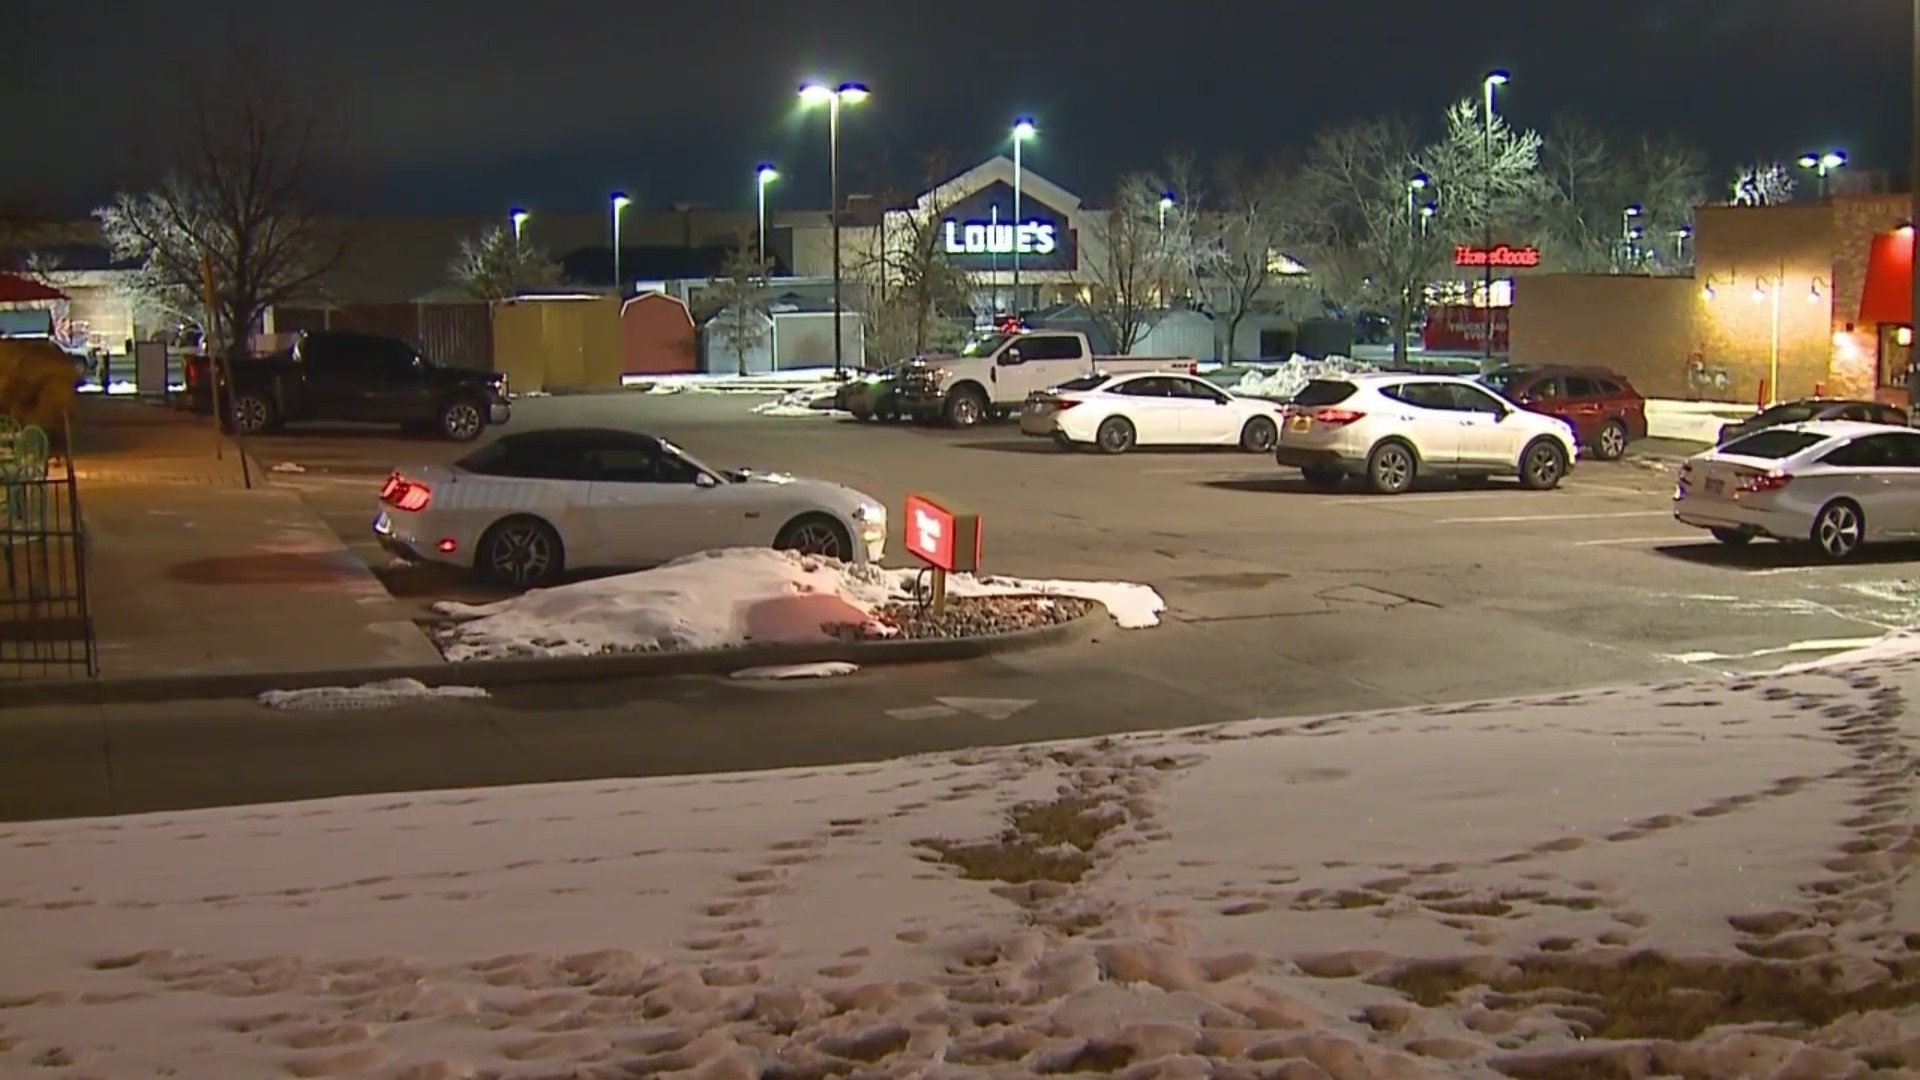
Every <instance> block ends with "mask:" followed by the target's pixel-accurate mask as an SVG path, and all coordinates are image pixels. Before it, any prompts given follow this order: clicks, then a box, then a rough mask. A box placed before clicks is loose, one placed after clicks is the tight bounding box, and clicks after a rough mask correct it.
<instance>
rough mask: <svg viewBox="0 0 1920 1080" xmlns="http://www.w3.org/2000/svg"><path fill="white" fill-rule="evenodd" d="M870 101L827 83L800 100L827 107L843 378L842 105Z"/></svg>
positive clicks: (858, 89)
mask: <svg viewBox="0 0 1920 1080" xmlns="http://www.w3.org/2000/svg"><path fill="white" fill-rule="evenodd" d="M866 99H867V88H866V87H864V86H862V85H860V84H859V83H851V82H849V83H841V84H840V85H839V86H838V87H836V88H833V89H828V88H827V86H826V85H825V84H823V83H807V84H806V85H804V86H802V87H801V88H800V100H801V101H803V102H806V103H807V104H810V105H811V104H820V103H825V105H826V106H827V175H828V187H829V188H831V191H830V193H829V195H830V197H831V198H832V200H833V208H832V209H831V210H829V211H827V220H828V222H829V223H830V224H831V226H832V232H833V373H834V375H835V376H838V375H840V374H841V373H842V372H843V371H844V370H845V364H846V361H845V358H844V356H843V352H844V349H845V344H844V343H843V342H842V341H841V340H840V312H841V310H842V308H843V305H842V303H841V300H840V294H841V274H840V103H841V102H842V101H844V102H846V103H847V104H849V105H858V104H859V103H860V102H862V101H865V100H866Z"/></svg>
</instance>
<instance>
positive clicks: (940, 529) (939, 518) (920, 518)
mask: <svg viewBox="0 0 1920 1080" xmlns="http://www.w3.org/2000/svg"><path fill="white" fill-rule="evenodd" d="M905 528H906V537H905V540H904V543H905V546H906V549H907V554H909V555H912V556H913V557H914V558H916V559H919V560H920V561H921V562H924V563H926V564H927V565H928V566H930V567H932V568H933V613H934V614H935V615H940V614H943V613H945V611H946V610H947V575H948V574H953V573H960V574H970V573H973V572H974V571H976V570H978V569H980V515H979V514H974V513H968V512H965V511H962V510H957V509H955V508H953V507H952V506H950V505H946V504H943V503H942V502H941V501H939V500H937V499H935V498H934V497H933V496H931V495H921V494H910V495H908V496H907V514H906V526H905Z"/></svg>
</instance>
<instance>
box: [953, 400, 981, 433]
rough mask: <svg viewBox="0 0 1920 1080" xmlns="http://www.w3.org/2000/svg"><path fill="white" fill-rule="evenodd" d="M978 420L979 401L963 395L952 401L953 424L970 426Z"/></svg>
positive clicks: (955, 425)
mask: <svg viewBox="0 0 1920 1080" xmlns="http://www.w3.org/2000/svg"><path fill="white" fill-rule="evenodd" d="M979 422H980V403H979V402H977V401H975V400H973V398H972V397H971V396H963V397H961V398H959V399H958V400H956V401H955V402H954V403H953V426H954V427H972V426H973V425H975V424H977V423H979Z"/></svg>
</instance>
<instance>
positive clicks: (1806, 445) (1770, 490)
mask: <svg viewBox="0 0 1920 1080" xmlns="http://www.w3.org/2000/svg"><path fill="white" fill-rule="evenodd" d="M1673 516H1674V517H1675V518H1676V519H1678V520H1679V521H1680V522H1682V523H1683V524H1687V525H1693V526H1696V527H1698V528H1702V529H1706V530H1707V531H1709V532H1711V533H1712V534H1713V537H1714V539H1716V540H1719V541H1720V542H1721V543H1723V544H1744V543H1747V542H1748V541H1750V540H1752V539H1753V538H1754V537H1757V536H1766V537H1772V538H1773V539H1776V540H1788V541H1798V542H1801V543H1808V542H1810V543H1812V544H1813V546H1814V548H1815V549H1816V550H1817V551H1819V552H1820V554H1821V555H1824V556H1825V557H1827V558H1829V559H1845V558H1847V557H1849V556H1851V555H1853V554H1855V553H1857V552H1858V551H1859V550H1860V547H1861V545H1862V544H1865V543H1868V542H1871V541H1881V540H1911V539H1915V538H1920V432H1916V431H1914V430H1913V429H1911V428H1906V427H1894V426H1891V425H1887V424H1867V423H1858V422H1854V421H1847V420H1817V421H1811V422H1808V423H1801V424H1784V425H1781V426H1779V427H1772V428H1766V429H1764V430H1762V431H1758V432H1755V433H1754V434H1752V435H1748V436H1746V437H1745V438H1741V439H1735V440H1734V441H1732V442H1730V443H1728V444H1726V445H1725V446H1720V447H1716V448H1714V449H1712V450H1709V451H1707V452H1706V453H1703V454H1697V455H1695V456H1694V457H1692V458H1689V459H1688V460H1687V463H1686V464H1685V465H1684V466H1682V467H1681V469H1680V482H1679V483H1678V484H1677V485H1676V486H1675V488H1674V492H1673Z"/></svg>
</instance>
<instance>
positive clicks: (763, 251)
mask: <svg viewBox="0 0 1920 1080" xmlns="http://www.w3.org/2000/svg"><path fill="white" fill-rule="evenodd" d="M778 179H780V174H779V173H778V172H777V171H775V170H774V167H773V166H772V165H771V164H768V163H762V164H761V166H760V167H759V168H757V169H755V170H753V188H754V194H755V195H756V196H758V199H759V206H760V270H761V272H762V273H765V272H766V267H767V185H768V184H771V183H773V182H774V181H775V180H778Z"/></svg>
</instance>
